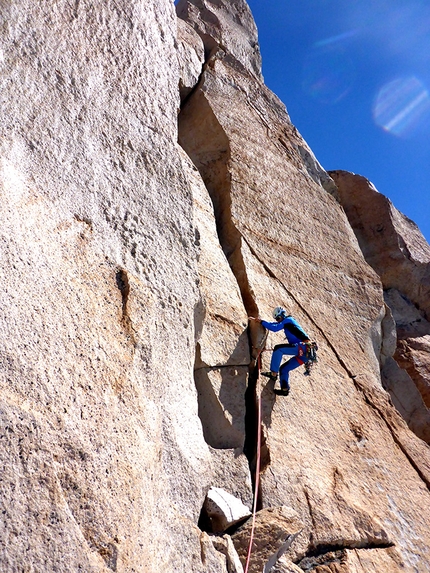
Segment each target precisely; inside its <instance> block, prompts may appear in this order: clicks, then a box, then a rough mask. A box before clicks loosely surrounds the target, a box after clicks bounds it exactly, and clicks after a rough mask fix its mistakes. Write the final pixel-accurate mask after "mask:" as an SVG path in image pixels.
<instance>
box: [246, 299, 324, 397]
mask: <svg viewBox="0 0 430 573" xmlns="http://www.w3.org/2000/svg"><path fill="white" fill-rule="evenodd" d="M273 318H274V319H275V321H276V322H268V321H267V320H262V319H261V318H254V317H252V316H251V317H249V319H250V320H254V321H256V322H260V323H261V325H262V326H264V328H267V330H270V331H272V332H278V331H279V330H282V329H284V332H285V337H286V339H287V340H288V343H287V344H285V343H284V344H277V345H276V346H275V347H274V349H273V353H272V360H271V362H270V372H262V373H261V374H262V375H263V376H267V378H270V380H273V381H274V382H276V380H277V379H278V373H279V383H280V385H281V390H279V391H276V390H275V392H276V393H279V394H283V395H285V396H287V395H288V394H289V391H290V383H289V380H288V378H289V373H290V372H291V370H294V369H295V368H298V367H299V366H301V365H302V364H306V363H307V362H308V361H309V360H310V354H309V346H310V345H311V344H314V343H311V342H310V340H309V336H308V335H307V334H306V332H305V331H304V330H303V328H302V327H301V326H300V324H299V323H298V322H297V320H295V319H294V318H293V317H292V316H291V315H287V312H286V310H285V309H284V308H282V306H277V307H276V308H275V310H274V311H273ZM313 348H314V349H316V345H314V346H313ZM283 356H293V358H290V360H288V362H285V363H284V364H282V366H281V362H282V358H283ZM314 356H315V358H314V359H316V354H315V353H314ZM306 373H309V371H308V370H307V371H306Z"/></svg>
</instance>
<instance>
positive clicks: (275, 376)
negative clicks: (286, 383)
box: [261, 372, 278, 382]
mask: <svg viewBox="0 0 430 573" xmlns="http://www.w3.org/2000/svg"><path fill="white" fill-rule="evenodd" d="M261 375H262V376H266V378H269V379H270V380H273V382H276V380H277V379H278V375H277V374H272V373H271V372H262V373H261Z"/></svg>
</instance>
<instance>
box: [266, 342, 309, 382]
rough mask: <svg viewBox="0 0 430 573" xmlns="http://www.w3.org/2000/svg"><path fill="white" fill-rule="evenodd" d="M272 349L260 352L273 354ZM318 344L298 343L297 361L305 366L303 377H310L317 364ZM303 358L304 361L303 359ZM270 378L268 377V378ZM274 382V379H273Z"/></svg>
mask: <svg viewBox="0 0 430 573" xmlns="http://www.w3.org/2000/svg"><path fill="white" fill-rule="evenodd" d="M273 350H274V348H263V349H262V350H260V352H273ZM317 350H318V344H317V343H316V342H310V341H309V342H299V343H298V351H297V356H296V358H297V361H298V362H299V363H300V364H304V366H305V372H304V374H305V376H310V375H311V370H312V368H313V366H314V365H315V363H316V362H318V356H317ZM303 357H305V359H306V362H305V360H304V359H303ZM269 378H270V376H269ZM274 380H276V378H274Z"/></svg>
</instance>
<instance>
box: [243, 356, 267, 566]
mask: <svg viewBox="0 0 430 573" xmlns="http://www.w3.org/2000/svg"><path fill="white" fill-rule="evenodd" d="M262 352H263V349H260V350H259V353H258V356H257V386H256V394H257V459H256V464H255V485H254V503H253V506H252V527H251V536H250V540H249V547H248V554H247V556H246V564H245V569H244V573H248V568H249V562H250V559H251V553H252V543H253V541H254V530H255V515H256V513H257V499H258V489H259V485H260V467H261V384H260V370H261V353H262Z"/></svg>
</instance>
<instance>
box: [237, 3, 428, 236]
mask: <svg viewBox="0 0 430 573" xmlns="http://www.w3.org/2000/svg"><path fill="white" fill-rule="evenodd" d="M248 4H249V6H250V8H251V10H252V13H253V15H254V18H255V21H256V24H257V27H258V31H259V40H260V47H261V52H262V57H263V75H264V79H265V83H266V85H267V86H268V87H269V88H270V89H271V90H272V91H273V92H275V93H276V95H277V96H278V97H279V98H280V99H281V100H282V101H283V102H284V104H285V105H286V107H287V110H288V113H289V114H290V117H291V121H292V122H293V124H294V125H295V126H296V127H297V129H298V130H299V131H300V133H301V134H302V136H303V137H304V139H305V140H306V141H307V143H308V144H309V146H310V147H311V148H312V150H313V152H314V153H315V155H316V157H317V159H318V160H319V161H320V163H321V164H322V166H323V167H324V168H325V169H326V170H332V169H344V170H347V171H352V172H354V173H358V174H360V175H363V176H365V177H366V178H368V179H370V181H372V183H373V184H374V185H375V187H376V188H377V189H378V191H380V192H381V193H383V194H384V195H386V196H387V197H389V198H390V199H391V201H392V202H393V204H394V205H395V206H396V207H397V208H398V209H399V210H400V211H402V212H403V213H404V214H405V215H407V216H408V217H409V218H410V219H412V220H413V221H415V223H417V225H418V226H419V228H420V229H421V232H422V233H423V234H424V236H425V237H426V239H427V241H430V0H347V1H345V0H299V1H293V0H264V1H263V0H248Z"/></svg>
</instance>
